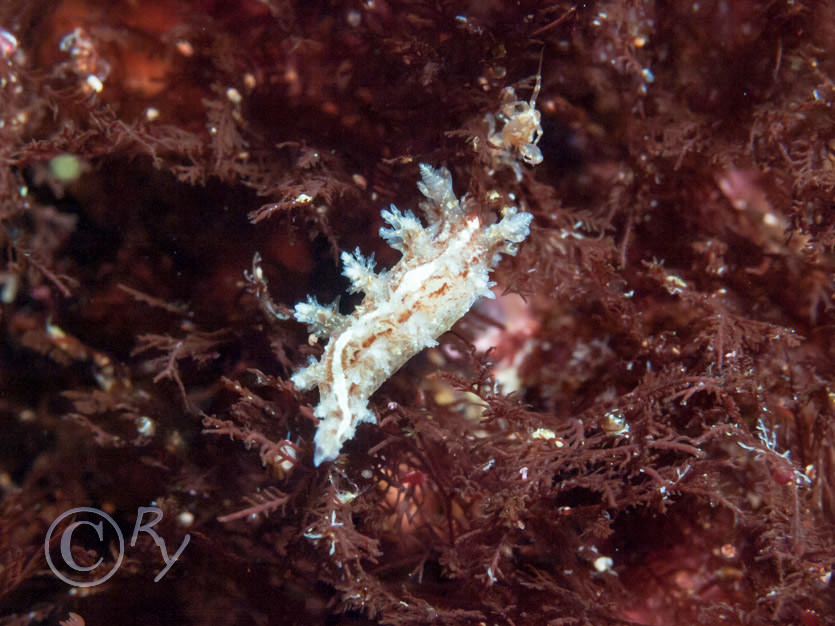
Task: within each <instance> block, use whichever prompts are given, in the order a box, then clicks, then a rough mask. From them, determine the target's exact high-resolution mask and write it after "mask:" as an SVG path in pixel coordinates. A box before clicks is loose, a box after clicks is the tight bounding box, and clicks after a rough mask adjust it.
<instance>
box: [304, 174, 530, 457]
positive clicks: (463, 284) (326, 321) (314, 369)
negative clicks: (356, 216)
mask: <svg viewBox="0 0 835 626" xmlns="http://www.w3.org/2000/svg"><path fill="white" fill-rule="evenodd" d="M420 173H421V176H422V178H423V180H422V182H419V183H418V189H419V190H420V191H421V193H422V194H423V195H424V196H425V197H426V200H424V201H423V202H422V203H421V205H420V207H421V209H422V210H423V212H424V214H425V215H426V219H427V222H428V226H426V227H424V226H423V225H422V224H421V222H420V220H419V219H418V218H417V217H415V216H414V214H412V213H411V212H410V211H407V212H406V213H402V212H401V211H400V210H399V209H397V207H395V206H394V205H392V206H391V208H390V209H389V210H388V211H385V210H384V211H383V212H382V216H383V219H385V221H386V222H387V223H388V224H389V227H388V228H386V227H383V228H381V229H380V236H381V237H383V238H384V239H385V240H386V241H387V242H388V244H389V245H390V246H391V247H392V248H394V249H396V250H398V251H399V252H400V253H401V254H402V255H403V256H402V258H401V259H400V261H399V262H398V263H397V264H396V265H395V266H394V267H392V268H391V269H390V270H386V271H382V272H380V273H375V272H374V260H373V258H365V257H363V255H362V254H361V253H360V251H359V249H357V250H356V251H355V252H354V253H353V254H350V253H348V252H343V253H342V263H343V265H344V268H343V270H342V273H343V274H344V275H345V277H347V278H348V279H349V280H350V281H351V287H350V289H349V290H350V291H351V293H357V292H363V293H364V294H365V297H364V298H363V301H362V302H361V303H360V304H359V305H358V306H357V308H356V309H355V310H354V311H353V313H351V314H350V315H342V314H340V313H339V312H338V311H337V309H336V307H335V306H334V305H322V304H319V303H318V302H316V300H315V299H313V298H310V297H309V298H308V300H307V301H306V302H301V303H299V304H297V305H296V307H295V317H296V319H297V320H299V321H300V322H304V323H306V324H309V325H310V327H311V330H312V332H313V333H314V334H316V335H317V336H319V337H330V341H329V342H328V344H327V346H326V347H325V352H324V354H323V355H322V357H321V359H320V360H319V361H318V362H317V361H316V360H315V359H313V358H311V362H310V363H309V364H308V365H307V367H305V368H303V369H301V370H299V371H297V372H296V373H295V374H294V375H293V376H292V381H293V384H294V385H295V386H296V387H297V388H299V389H310V388H312V387H314V386H318V388H319V395H320V400H319V404H318V405H317V406H316V408H315V410H314V415H315V416H316V417H317V418H319V420H320V422H319V427H318V429H317V431H316V437H315V442H316V452H315V455H314V463H315V464H316V465H319V464H321V463H322V462H323V461H332V460H334V459H335V458H336V457H337V455H338V454H339V451H340V449H341V448H342V445H343V444H344V443H345V442H346V441H347V440H348V439H350V438H351V437H353V435H354V431H355V430H356V427H357V425H358V424H360V423H362V422H374V421H375V416H374V413H373V412H372V411H371V410H370V409H369V408H368V399H369V398H370V396H371V394H373V393H374V392H375V391H376V390H377V389H378V388H379V387H380V385H382V384H383V382H385V381H386V380H387V379H388V378H389V377H390V376H391V375H392V374H394V372H396V371H397V370H398V369H399V368H400V367H401V366H403V365H404V364H405V363H406V361H408V360H409V359H410V358H411V357H412V356H414V355H415V354H417V353H418V352H420V351H421V350H423V349H424V348H427V347H429V346H433V345H435V344H436V343H437V337H439V336H440V335H441V334H443V333H444V332H446V331H447V330H449V329H450V328H451V327H452V325H453V324H455V322H456V321H458V320H459V319H460V318H461V317H463V316H464V315H465V314H466V313H467V311H469V310H470V308H471V307H472V306H473V304H474V303H475V301H476V300H477V299H478V298H480V297H482V296H484V297H488V298H494V297H495V296H494V295H493V293H492V291H491V290H490V289H491V287H492V286H493V285H494V284H495V283H492V282H491V281H490V280H489V276H488V275H489V273H490V271H491V270H492V269H493V267H495V265H496V264H497V263H498V261H499V259H500V257H501V254H502V253H504V254H515V253H516V244H518V243H520V242H522V241H523V240H524V239H525V238H526V237H527V236H528V233H529V231H530V223H531V219H532V215H531V214H529V213H520V212H518V210H517V209H516V207H508V208H507V209H505V211H504V216H503V217H502V219H501V220H500V221H499V222H497V223H495V224H492V225H489V226H486V227H485V226H483V225H482V223H481V220H480V219H479V217H477V216H476V215H470V214H469V212H468V211H467V204H468V203H469V199H468V198H467V197H466V196H465V197H463V198H461V199H460V200H459V199H458V198H456V197H455V194H454V192H453V189H452V177H451V176H450V173H449V171H448V170H447V169H446V168H440V169H434V168H433V167H431V166H430V165H426V164H421V166H420Z"/></svg>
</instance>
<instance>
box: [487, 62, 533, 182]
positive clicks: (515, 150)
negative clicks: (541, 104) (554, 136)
mask: <svg viewBox="0 0 835 626" xmlns="http://www.w3.org/2000/svg"><path fill="white" fill-rule="evenodd" d="M541 86H542V76H541V75H540V74H539V73H537V75H536V86H534V89H533V93H532V94H531V99H530V100H529V101H527V102H525V101H524V100H519V98H518V97H517V96H516V91H515V90H514V89H513V87H505V88H504V89H503V90H502V105H501V107H499V111H498V113H496V114H495V115H494V114H493V113H488V114H487V115H485V116H484V121H485V122H486V123H487V145H488V146H489V148H490V150H491V152H492V154H493V160H494V162H495V163H496V166H498V164H504V165H507V166H509V167H510V168H512V169H513V172H514V173H515V174H516V180H517V181H520V180H522V168H521V167H520V165H519V160H520V159H521V160H522V161H524V162H525V163H527V164H528V165H539V164H540V163H542V151H541V150H540V149H539V146H538V145H537V144H538V143H539V140H540V139H542V124H541V121H542V115H541V114H540V112H539V111H537V109H536V99H537V97H538V96H539V90H540V88H541ZM496 122H499V123H500V124H501V126H500V127H498V128H497V125H496Z"/></svg>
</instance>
